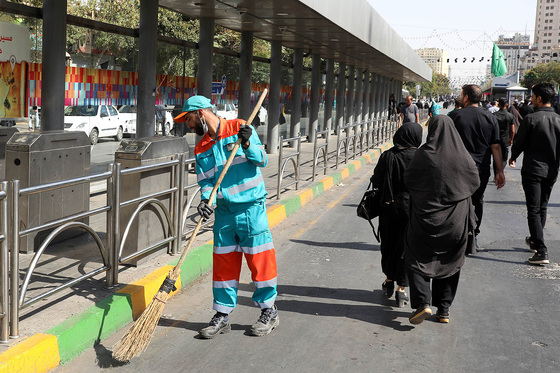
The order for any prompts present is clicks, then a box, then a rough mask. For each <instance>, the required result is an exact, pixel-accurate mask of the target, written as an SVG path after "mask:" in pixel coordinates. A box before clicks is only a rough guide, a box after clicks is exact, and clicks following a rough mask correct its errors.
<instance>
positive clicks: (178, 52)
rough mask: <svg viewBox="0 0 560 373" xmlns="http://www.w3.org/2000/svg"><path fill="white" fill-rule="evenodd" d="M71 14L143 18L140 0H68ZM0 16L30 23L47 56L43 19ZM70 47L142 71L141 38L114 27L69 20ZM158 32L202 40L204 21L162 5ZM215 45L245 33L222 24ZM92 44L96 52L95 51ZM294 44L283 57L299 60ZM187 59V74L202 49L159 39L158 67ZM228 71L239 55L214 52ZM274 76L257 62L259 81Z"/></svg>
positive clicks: (266, 46) (118, 21)
mask: <svg viewBox="0 0 560 373" xmlns="http://www.w3.org/2000/svg"><path fill="white" fill-rule="evenodd" d="M12 1H13V2H16V3H21V4H26V5H29V6H35V7H42V6H43V1H42V0H27V1H26V0H12ZM67 1H68V2H67V8H68V14H71V15H74V16H78V17H82V18H87V19H93V20H96V21H100V22H104V23H108V24H113V25H118V26H122V27H126V28H131V29H137V28H138V27H139V24H140V0H67ZM0 20H1V21H6V22H12V23H18V24H26V25H28V26H29V27H30V29H32V30H36V32H34V31H32V33H33V34H34V37H33V38H34V42H32V46H33V49H35V50H36V51H35V53H32V59H33V60H34V61H35V62H41V47H42V45H41V44H42V42H41V40H42V39H41V37H42V20H40V19H37V20H36V19H32V18H25V17H19V16H17V15H11V14H0ZM66 30H67V31H66V35H67V41H66V43H67V52H69V53H70V54H72V55H73V56H78V57H81V58H82V60H83V61H87V63H88V65H89V66H90V67H94V68H95V67H98V65H99V63H100V61H101V58H102V56H103V55H110V56H112V57H113V58H114V60H115V63H116V64H117V65H119V66H120V67H121V68H122V70H125V71H136V70H137V64H138V40H137V39H136V38H132V37H128V36H122V35H118V34H113V33H107V32H102V31H98V30H91V29H87V28H83V27H78V26H73V25H68V26H67V28H66ZM158 34H159V35H162V36H168V37H171V38H175V39H179V40H186V41H192V42H197V41H198V35H199V21H198V20H197V19H190V18H188V17H186V16H184V15H182V14H180V13H176V12H173V11H170V10H168V9H164V8H159V9H158ZM214 46H215V47H219V48H225V49H229V50H232V51H234V52H239V50H240V47H241V34H240V33H238V32H236V31H233V30H229V29H226V28H223V27H220V26H216V29H215V36H214ZM91 49H93V50H94V53H90V51H91ZM293 53H294V52H293V50H291V49H288V48H285V47H282V62H283V63H288V64H291V63H292V62H293ZM253 55H255V56H258V57H262V58H267V59H269V58H270V43H269V42H268V41H265V40H262V39H258V38H255V39H254V41H253ZM183 59H185V64H184V73H185V75H186V76H196V73H197V69H198V66H197V65H198V51H197V50H196V49H190V48H183V47H180V46H175V45H169V44H164V43H161V42H160V43H158V48H157V73H158V74H166V75H182V74H183ZM311 63H312V57H311V55H307V56H305V57H304V62H303V65H304V67H307V68H310V67H311ZM223 75H226V78H227V80H228V81H232V80H234V81H235V80H237V81H238V80H239V58H237V57H233V56H227V55H220V54H216V55H214V66H213V79H214V80H215V81H218V80H221V78H222V76H223ZM269 81H270V64H268V63H262V62H253V82H255V83H268V82H269ZM291 82H292V72H291V69H288V68H286V67H282V70H281V84H283V85H290V84H291ZM310 82H311V73H310V72H307V71H304V73H303V85H306V84H307V83H310Z"/></svg>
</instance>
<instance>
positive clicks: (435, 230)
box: [372, 83, 560, 324]
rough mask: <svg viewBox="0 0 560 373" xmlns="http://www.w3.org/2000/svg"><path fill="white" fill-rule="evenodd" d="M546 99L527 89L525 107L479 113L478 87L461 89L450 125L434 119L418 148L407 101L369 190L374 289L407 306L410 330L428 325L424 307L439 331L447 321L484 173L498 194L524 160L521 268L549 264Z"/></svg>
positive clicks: (558, 125)
mask: <svg viewBox="0 0 560 373" xmlns="http://www.w3.org/2000/svg"><path fill="white" fill-rule="evenodd" d="M554 97H555V92H554V88H553V87H552V85H550V84H544V83H543V84H538V85H536V86H534V87H533V89H532V96H531V101H530V102H526V103H523V104H522V105H519V103H516V102H514V103H513V105H511V106H509V105H508V102H507V100H506V99H505V98H501V99H499V100H498V101H496V102H495V103H492V104H489V105H488V107H486V105H483V103H481V99H482V91H481V89H480V87H479V86H477V85H465V86H463V89H462V93H461V97H460V98H459V99H455V101H454V106H455V107H454V109H453V110H452V111H451V112H449V113H448V115H439V114H435V113H433V115H432V116H431V118H430V119H429V122H428V134H427V139H426V142H425V143H424V144H423V145H422V146H420V144H421V133H422V129H421V126H420V125H419V124H418V120H417V116H416V112H417V110H418V109H417V108H416V106H415V105H413V104H412V97H411V96H409V97H407V98H406V105H404V106H403V108H401V111H400V121H399V123H402V125H401V126H400V128H399V129H398V130H397V131H396V133H395V135H394V138H393V144H394V146H393V148H391V149H390V150H388V151H387V152H385V153H383V154H382V156H381V157H380V159H379V161H378V164H377V166H376V167H375V169H374V174H373V176H372V182H373V184H374V186H375V187H377V188H378V189H379V192H380V193H381V201H382V212H381V215H380V217H379V233H380V239H381V245H380V250H381V257H382V259H381V268H382V271H383V273H384V275H385V276H386V279H385V281H384V282H383V284H382V289H383V291H384V292H385V295H386V296H387V297H391V296H392V295H393V293H395V300H396V305H397V306H398V307H403V306H404V305H405V304H406V303H408V302H410V305H411V307H412V308H413V309H414V311H413V313H412V315H411V316H410V317H409V320H410V322H411V323H412V324H420V323H422V322H423V321H424V320H425V319H426V318H427V317H429V316H431V315H432V308H431V307H432V306H434V307H436V308H437V311H436V318H437V320H438V321H439V322H441V323H448V322H449V320H450V316H449V309H450V307H451V305H452V303H453V300H454V298H455V295H456V292H457V287H458V284H459V276H460V272H461V267H462V265H463V263H464V261H465V257H466V256H468V255H472V254H475V253H477V251H478V250H479V247H478V243H477V235H478V234H479V233H480V226H481V223H482V217H483V206H484V192H485V190H486V187H487V185H488V181H489V179H490V176H491V174H492V168H491V164H493V174H494V183H495V185H496V187H497V188H498V189H500V188H502V187H503V186H504V185H505V182H506V180H505V175H504V167H505V165H506V162H507V163H509V165H510V166H511V167H515V162H516V160H517V158H518V157H519V155H520V154H521V153H524V159H523V167H522V169H521V177H522V185H523V190H524V192H525V199H526V206H527V221H528V226H529V233H530V235H529V236H527V237H526V238H525V243H526V244H527V245H528V247H529V250H530V251H531V252H533V253H534V255H533V256H532V257H531V258H529V260H528V262H529V263H530V264H534V265H545V264H548V263H549V259H548V249H547V246H546V244H545V242H544V236H543V228H544V226H545V223H546V214H547V205H548V201H549V198H550V195H551V191H552V188H553V186H554V183H555V181H556V179H557V176H558V169H559V167H560V115H559V114H557V112H556V111H555V108H554V107H553V101H554ZM509 147H511V155H510V158H509V160H508V149H509ZM492 160H493V162H491V161H492ZM395 282H396V285H397V291H394V289H395ZM407 286H409V289H410V297H409V296H408V294H407V293H406V287H407Z"/></svg>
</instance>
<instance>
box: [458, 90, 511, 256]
mask: <svg viewBox="0 0 560 373" xmlns="http://www.w3.org/2000/svg"><path fill="white" fill-rule="evenodd" d="M481 98H482V91H481V90H480V87H479V86H477V85H475V84H467V85H464V86H463V90H462V92H461V105H462V106H463V108H462V109H461V110H457V111H454V112H453V113H450V114H449V117H450V118H451V119H452V120H453V123H454V124H455V128H456V129H457V131H458V132H459V136H461V139H462V140H463V144H464V145H465V148H466V149H467V151H468V152H469V153H470V155H471V156H472V158H473V160H474V162H475V164H476V167H477V168H478V175H479V177H480V186H479V188H478V189H477V190H476V191H475V193H474V194H473V196H472V202H473V205H474V209H475V212H476V218H477V222H476V229H475V244H476V246H478V244H477V241H476V236H478V234H479V233H480V225H481V223H482V214H483V210H484V208H483V205H484V191H485V190H486V186H487V185H488V180H489V179H490V158H493V159H494V164H495V165H496V173H495V175H494V183H495V184H496V186H497V188H498V189H500V188H501V187H503V186H504V185H505V183H506V178H505V175H504V168H503V166H502V165H503V163H502V162H503V161H502V148H501V147H500V128H499V126H498V121H497V120H496V117H494V115H492V114H491V113H490V112H488V110H487V109H485V108H481V107H479V103H480V100H481Z"/></svg>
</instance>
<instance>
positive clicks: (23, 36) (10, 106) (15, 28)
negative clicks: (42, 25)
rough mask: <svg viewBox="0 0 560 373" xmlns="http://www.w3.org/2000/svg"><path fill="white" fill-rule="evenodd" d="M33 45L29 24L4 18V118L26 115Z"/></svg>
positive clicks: (0, 32)
mask: <svg viewBox="0 0 560 373" xmlns="http://www.w3.org/2000/svg"><path fill="white" fill-rule="evenodd" d="M30 48H31V42H30V34H29V29H28V28H27V27H25V26H20V25H15V24H12V23H7V22H0V118H21V117H25V116H26V111H27V110H26V109H27V107H26V100H25V89H26V82H27V64H28V62H29V59H30Z"/></svg>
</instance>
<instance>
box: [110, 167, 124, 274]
mask: <svg viewBox="0 0 560 373" xmlns="http://www.w3.org/2000/svg"><path fill="white" fill-rule="evenodd" d="M112 171H113V176H111V180H112V181H111V182H110V183H108V184H112V185H111V187H112V190H113V192H112V196H113V199H112V200H111V202H110V203H111V209H112V215H113V218H112V219H113V248H112V253H111V254H112V259H111V261H112V262H113V263H115V265H114V267H111V271H113V283H115V284H118V283H119V264H120V263H119V248H120V247H121V227H120V223H119V221H120V217H121V164H120V163H113V167H112ZM109 187H110V186H109V185H107V190H109V189H108V188H109Z"/></svg>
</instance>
